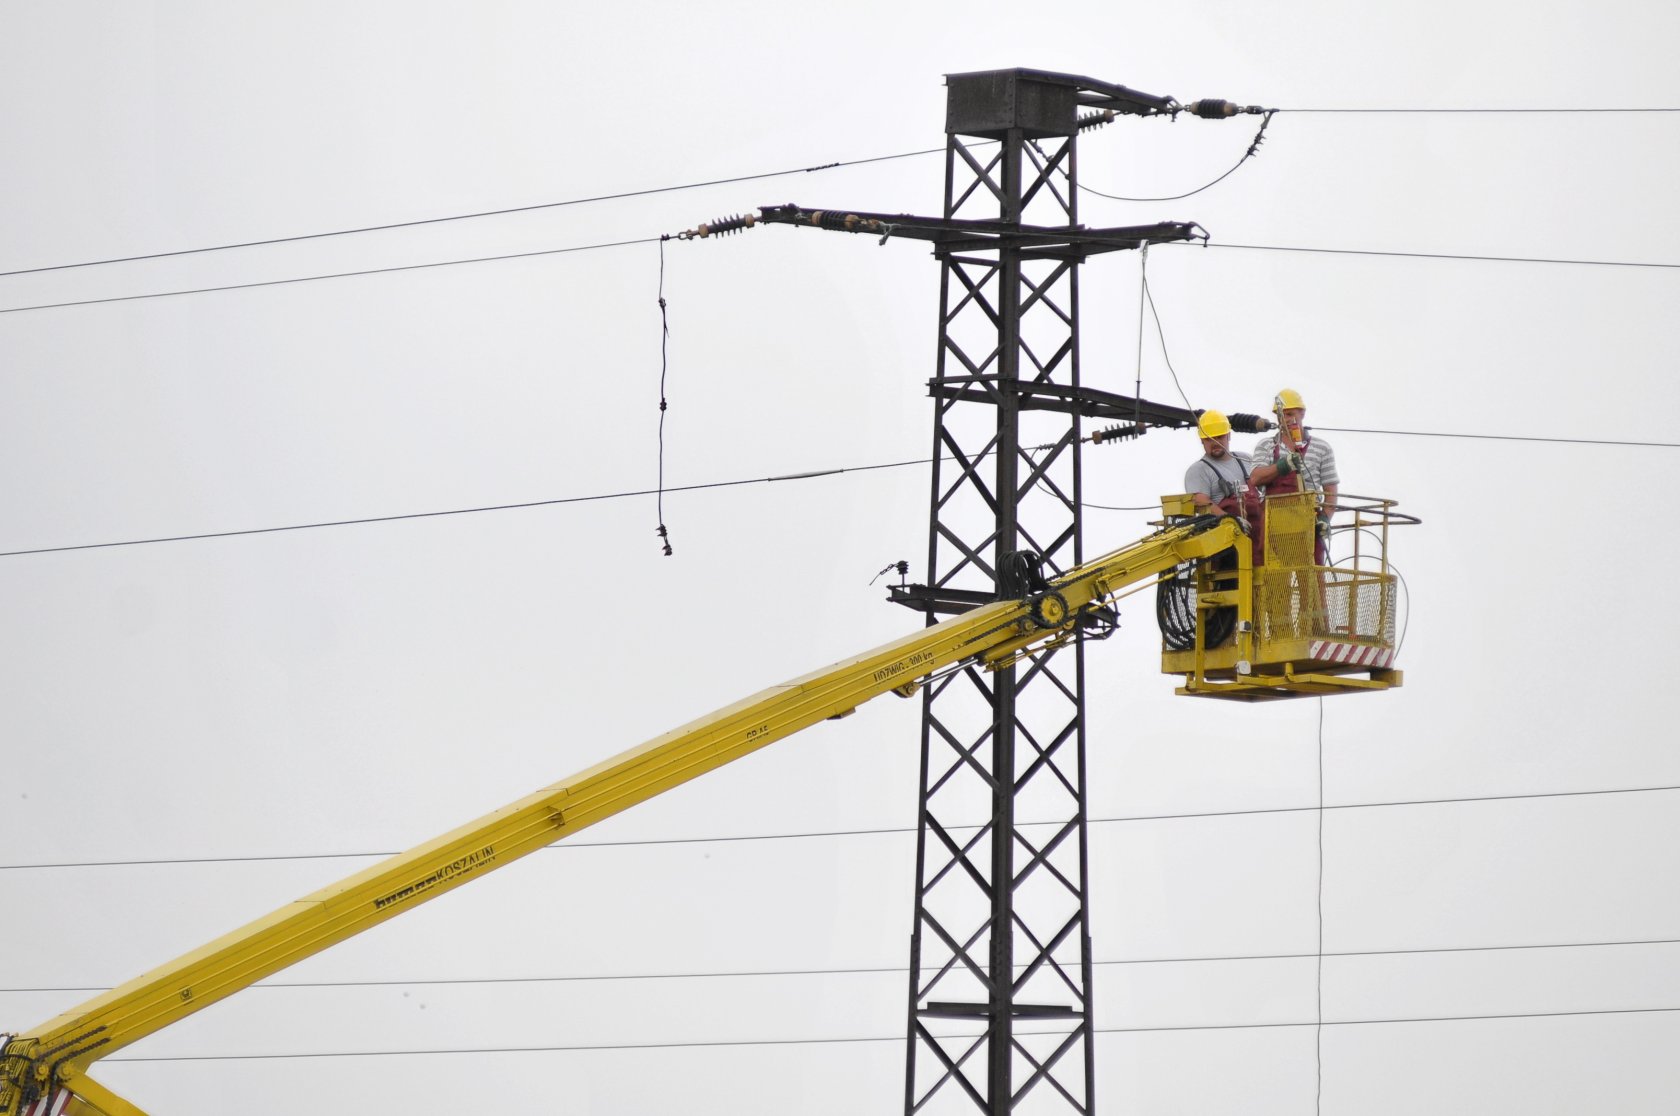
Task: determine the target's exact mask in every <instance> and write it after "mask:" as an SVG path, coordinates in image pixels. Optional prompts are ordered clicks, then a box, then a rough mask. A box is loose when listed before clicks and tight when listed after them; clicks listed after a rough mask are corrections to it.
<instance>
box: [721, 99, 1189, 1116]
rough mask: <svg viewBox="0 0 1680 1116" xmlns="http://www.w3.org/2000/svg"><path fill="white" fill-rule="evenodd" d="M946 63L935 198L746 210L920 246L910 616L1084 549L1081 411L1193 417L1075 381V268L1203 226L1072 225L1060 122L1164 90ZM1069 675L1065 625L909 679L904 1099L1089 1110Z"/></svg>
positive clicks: (1131, 108) (1081, 722) (924, 1103)
mask: <svg viewBox="0 0 1680 1116" xmlns="http://www.w3.org/2000/svg"><path fill="white" fill-rule="evenodd" d="M946 80H947V83H948V85H949V97H948V115H947V120H946V129H945V131H946V155H945V206H944V212H943V214H942V215H941V216H940V217H919V216H912V215H909V214H903V213H898V214H888V213H863V212H851V211H847V210H836V209H807V208H804V207H802V206H797V205H781V206H768V207H765V208H763V209H761V210H760V211H759V217H758V218H757V220H760V221H764V222H767V223H772V224H791V225H799V226H807V227H816V228H823V229H829V230H833V231H836V232H847V233H854V234H866V235H869V236H879V237H880V238H881V241H882V243H885V242H886V241H887V240H889V239H913V240H925V241H931V242H932V243H933V245H934V254H935V255H936V256H937V257H938V258H939V260H940V265H941V275H940V310H939V355H938V363H937V368H936V374H935V376H934V379H933V380H932V381H931V382H930V385H929V390H930V394H931V395H932V396H933V398H934V426H933V451H934V452H933V457H934V469H933V492H932V508H931V514H930V516H929V536H928V537H929V541H928V583H927V584H925V585H907V586H895V587H892V589H891V591H890V593H891V597H892V599H894V600H896V601H898V602H899V603H900V604H904V605H908V606H910V607H912V608H915V609H917V610H919V611H922V612H924V613H925V614H926V616H927V618H928V622H929V623H930V624H931V623H933V622H934V621H935V620H936V619H937V617H938V615H939V614H941V613H952V612H962V611H966V610H967V609H970V608H973V607H975V606H976V605H979V604H982V603H985V602H987V601H992V600H997V599H999V598H1000V597H1016V596H1022V595H1024V592H1025V590H1026V589H1027V587H1028V586H1029V585H1031V584H1032V583H1033V582H1034V581H1035V580H1036V579H1038V578H1040V577H1041V576H1043V575H1050V576H1054V575H1055V574H1057V573H1060V572H1062V571H1064V570H1067V569H1069V568H1071V567H1073V566H1075V565H1077V564H1078V563H1079V562H1080V561H1082V560H1083V557H1084V555H1083V553H1082V551H1081V547H1082V544H1081V540H1080V514H1079V509H1080V496H1081V492H1080V455H1079V447H1080V417H1081V416H1084V417H1091V418H1109V419H1123V420H1130V422H1129V424H1128V425H1127V427H1125V428H1124V429H1126V430H1130V431H1131V432H1134V433H1135V432H1139V431H1141V430H1142V429H1143V428H1144V427H1146V426H1188V425H1192V424H1194V422H1195V419H1196V415H1195V413H1194V412H1191V411H1189V410H1184V409H1180V408H1177V407H1163V406H1161V405H1159V404H1155V403H1150V402H1147V401H1145V400H1142V399H1133V398H1129V397H1125V396H1121V395H1116V394H1113V393H1110V392H1104V391H1098V390H1095V389H1092V388H1088V387H1085V386H1083V385H1082V384H1081V383H1080V378H1079V285H1078V278H1079V277H1078V268H1079V264H1080V263H1081V262H1083V261H1084V259H1085V258H1086V257H1087V256H1090V255H1093V254H1096V253H1101V252H1112V251H1117V250H1122V249H1128V248H1138V247H1141V246H1143V245H1146V244H1152V243H1162V242H1165V241H1182V240H1190V239H1194V238H1195V237H1196V236H1197V235H1198V232H1199V229H1198V226H1196V225H1193V224H1183V223H1174V222H1164V223H1160V224H1154V225H1140V226H1126V227H1116V228H1094V229H1092V228H1084V227H1082V226H1080V225H1079V224H1078V221H1077V197H1076V191H1077V182H1078V173H1077V164H1076V149H1077V143H1076V140H1077V136H1078V133H1079V130H1080V129H1081V128H1082V127H1085V126H1088V125H1090V124H1094V123H1105V122H1107V121H1108V120H1110V119H1112V118H1113V117H1114V115H1115V113H1117V112H1119V113H1130V114H1136V115H1145V116H1148V115H1165V114H1171V113H1176V112H1179V111H1181V110H1182V109H1183V106H1181V105H1179V104H1178V102H1176V101H1174V100H1173V99H1172V98H1170V97H1154V96H1150V95H1149V94H1144V93H1138V92H1135V91H1133V90H1130V89H1127V88H1125V87H1124V86H1119V85H1112V84H1108V83H1105V82H1098V81H1093V80H1091V79H1089V78H1082V77H1075V76H1073V75H1069V74H1055V73H1048V72H1045V71H1042V70H993V71H987V72H983V73H975V74H952V75H948V77H947V79H946ZM1081 108H1089V109H1096V110H1099V111H1097V112H1096V113H1094V114H1090V115H1087V116H1086V117H1084V118H1081V117H1080V116H1079V110H1080V109H1081ZM750 223H752V221H751V220H748V219H741V218H735V219H731V220H729V221H725V222H722V223H721V224H720V225H719V226H717V227H716V228H715V229H712V228H707V227H705V226H702V231H699V232H696V233H694V234H693V235H707V234H708V233H710V232H713V231H717V232H723V231H731V230H732V229H736V228H741V227H744V226H745V225H747V224H750ZM1116 429H1117V430H1120V429H1121V428H1116ZM1117 436H1119V435H1117ZM1111 619H1112V616H1110V620H1111ZM1100 620H1101V618H1100V617H1097V616H1082V617H1080V621H1081V622H1082V623H1083V622H1086V621H1092V622H1100ZM1084 674H1085V667H1084V647H1083V643H1082V642H1081V640H1079V639H1075V640H1073V641H1072V642H1071V643H1068V644H1066V645H1064V647H1063V649H1062V650H1060V651H1046V652H1042V653H1040V654H1038V655H1037V656H1036V657H1035V658H1033V659H1031V660H1029V661H1028V662H1027V663H1026V664H1025V665H1017V666H1014V667H1008V668H1005V669H1001V670H996V671H985V670H982V669H981V668H980V667H978V666H975V665H970V666H968V667H966V668H964V669H962V670H959V671H957V672H955V673H951V674H946V675H944V676H942V677H939V678H937V679H935V680H933V681H932V682H931V683H930V684H929V686H928V688H927V690H926V692H925V696H924V702H925V704H924V705H923V716H922V763H921V792H920V797H919V811H918V818H919V822H918V828H919V833H918V838H917V868H916V872H917V875H916V896H915V925H914V927H913V929H912V932H911V945H910V1004H909V1039H908V1050H907V1055H906V1067H905V1102H904V1107H905V1112H906V1113H907V1114H909V1113H920V1112H932V1111H942V1112H943V1111H951V1110H960V1111H969V1110H971V1109H972V1108H978V1109H979V1110H980V1111H982V1112H987V1113H993V1114H998V1116H1001V1114H1003V1113H1009V1112H1015V1111H1018V1110H1019V1111H1024V1112H1033V1113H1037V1112H1073V1113H1089V1112H1091V1111H1092V1110H1093V1107H1094V1106H1093V1100H1092V1094H1093V1091H1094V1090H1093V1085H1094V1073H1093V1059H1094V1052H1093V1050H1092V1029H1091V1028H1092V1014H1091V997H1090V991H1089V990H1090V985H1091V950H1090V928H1089V920H1088V916H1087V902H1086V860H1087V857H1086V843H1085V707H1084ZM1018 819H1025V821H1020V820H1018ZM977 826H978V828H976V827H977ZM976 1027H978V1028H979V1029H978V1030H976Z"/></svg>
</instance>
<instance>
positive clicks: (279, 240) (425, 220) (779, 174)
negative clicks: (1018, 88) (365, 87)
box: [0, 147, 945, 279]
mask: <svg viewBox="0 0 1680 1116" xmlns="http://www.w3.org/2000/svg"><path fill="white" fill-rule="evenodd" d="M944 150H945V149H944V148H942V147H933V148H927V149H925V150H922V151H902V152H899V153H898V154H897V155H875V156H871V157H870V158H867V159H847V160H843V161H840V162H834V163H819V164H817V165H815V166H809V167H793V168H790V169H788V170H779V171H765V172H763V173H761V174H743V175H736V176H734V177H733V178H713V179H708V180H706V181H704V182H685V183H682V184H680V185H676V186H653V187H649V188H647V189H644V190H624V191H621V192H619V193H616V194H597V195H595V196H594V197H587V198H568V199H567V200H565V201H553V202H538V203H536V204H534V205H516V206H510V207H507V208H505V209H484V210H479V211H477V212H474V213H456V214H452V215H450V216H447V217H422V218H418V219H416V220H413V221H391V222H387V223H385V224H382V225H363V226H360V227H358V228H350V229H334V230H331V231H329V232H315V233H300V234H298V235H296V236H276V237H269V238H267V239H264V240H243V241H239V242H237V243H233V244H213V245H208V246H206V247H202V248H180V249H176V250H174V251H169V252H148V253H145V254H143V255H137V256H113V257H111V258H109V259H102V260H83V261H81V262H80V263H68V264H51V265H48V266H45V267H25V268H17V269H14V270H12V271H0V279H3V278H6V277H8V276H12V275H39V274H41V273H42V272H47V271H68V270H71V269H73V268H83V267H101V266H104V265H105V264H119V263H135V262H138V261H141V260H161V259H168V258H169V257H172V256H192V255H199V254H202V253H205V252H227V251H231V250H233V249H236V248H260V247H263V246H265V245H270V244H295V243H297V242H298V241H302V240H324V239H327V238H328V237H335V236H355V235H357V234H359V233H370V232H385V231H388V230H391V229H411V228H416V227H419V226H421V225H441V224H446V223H448V222H451V221H471V220H476V219H478V218H480V217H504V216H507V215H509V214H514V213H532V212H535V211H537V210H542V209H562V208H565V207H567V206H574V205H590V204H592V203H595V202H604V201H622V200H623V199H625V198H642V197H648V196H650V195H653V194H670V193H675V192H677V191H679V190H698V189H701V188H702V187H706V186H727V185H730V184H732V183H737V182H754V181H759V180H762V179H766V178H783V177H786V176H788V175H794V174H814V173H816V172H818V171H825V170H834V169H835V168H837V167H856V166H862V165H864V164H866V163H884V162H888V161H890V160H893V159H909V158H913V157H915V156H918V155H935V154H938V153H940V152H942V151H944Z"/></svg>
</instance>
